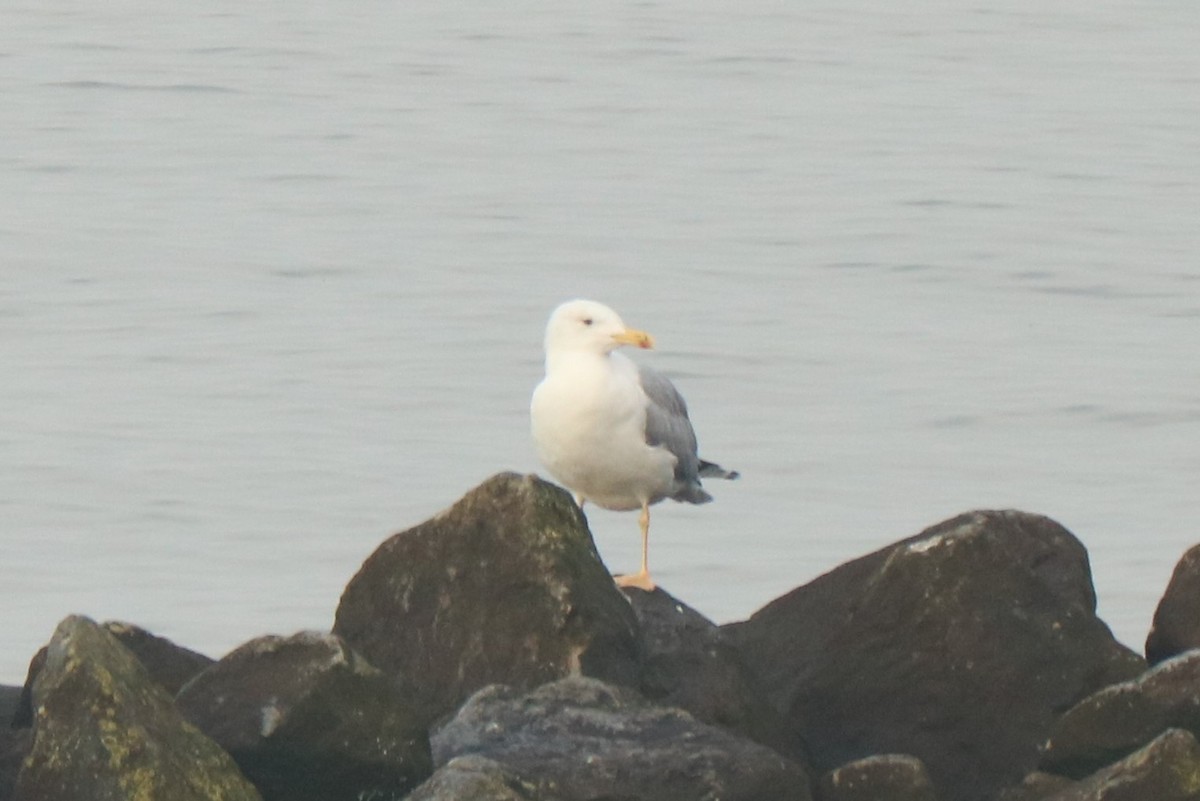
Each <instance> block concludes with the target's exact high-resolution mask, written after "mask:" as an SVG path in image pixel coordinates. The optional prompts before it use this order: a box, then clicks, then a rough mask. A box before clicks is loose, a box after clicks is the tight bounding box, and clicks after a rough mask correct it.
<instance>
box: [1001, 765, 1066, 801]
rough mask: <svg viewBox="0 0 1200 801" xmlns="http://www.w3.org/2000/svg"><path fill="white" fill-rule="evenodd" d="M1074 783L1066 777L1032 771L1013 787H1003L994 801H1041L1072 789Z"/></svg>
mask: <svg viewBox="0 0 1200 801" xmlns="http://www.w3.org/2000/svg"><path fill="white" fill-rule="evenodd" d="M1074 786H1075V782H1074V781H1072V780H1071V779H1068V778H1067V777H1066V776H1055V775H1054V774H1053V773H1044V772H1042V771H1034V772H1033V773H1030V774H1029V775H1028V776H1026V777H1025V778H1024V779H1023V780H1021V783H1020V784H1018V785H1017V786H1015V787H1005V788H1004V789H1003V790H1001V791H1000V795H998V796H996V801H1042V799H1045V798H1049V797H1050V796H1052V795H1054V794H1055V793H1060V792H1062V791H1063V790H1066V789H1067V788H1070V787H1074Z"/></svg>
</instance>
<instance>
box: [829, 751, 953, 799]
mask: <svg viewBox="0 0 1200 801" xmlns="http://www.w3.org/2000/svg"><path fill="white" fill-rule="evenodd" d="M817 797H818V798H819V799H820V801H878V800H879V799H884V798H886V799H887V801H937V792H936V791H935V790H934V789H933V782H931V781H930V780H929V773H928V772H927V771H926V770H925V765H924V764H923V763H922V762H921V760H919V759H917V758H916V757H913V756H908V755H907V754H883V755H880V756H873V757H867V758H866V759H859V760H856V761H854V762H850V763H847V764H845V765H842V766H841V767H840V768H835V769H834V770H831V771H830V772H829V773H826V774H825V775H824V776H823V777H822V778H821V783H820V785H819V786H818V793H817Z"/></svg>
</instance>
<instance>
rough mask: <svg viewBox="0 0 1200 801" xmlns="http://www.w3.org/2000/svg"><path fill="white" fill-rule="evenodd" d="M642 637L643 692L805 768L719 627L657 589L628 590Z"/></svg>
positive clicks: (796, 743)
mask: <svg viewBox="0 0 1200 801" xmlns="http://www.w3.org/2000/svg"><path fill="white" fill-rule="evenodd" d="M624 592H625V594H626V596H627V597H628V598H629V601H630V604H631V605H632V606H633V611H634V614H636V615H637V620H638V624H639V626H640V628H641V632H642V650H643V654H644V661H643V667H642V679H641V687H640V689H641V692H642V694H643V695H644V696H646V698H648V699H650V700H651V701H654V702H656V703H658V704H660V705H662V706H675V707H680V708H681V709H685V710H687V711H688V712H690V713H691V714H692V715H694V716H695V717H696V718H697V719H698V720H700V721H702V722H704V723H711V724H713V725H715V726H722V727H724V728H726V729H729V730H731V731H735V732H738V733H739V734H742V735H744V736H746V737H749V738H750V739H752V740H754V741H755V742H759V743H762V744H763V745H767V746H770V747H772V748H774V749H775V750H776V751H778V752H780V753H782V754H785V755H787V756H790V757H792V758H793V759H795V760H796V761H798V762H803V761H804V759H803V756H802V755H803V753H804V748H803V744H802V743H801V741H800V738H799V737H797V736H796V735H795V734H794V733H793V732H792V731H791V730H790V729H789V728H788V726H787V724H786V722H785V721H784V720H783V717H782V716H781V715H780V714H779V712H778V711H777V710H776V709H775V708H774V707H773V706H772V705H771V703H770V702H769V701H768V700H767V697H766V693H765V691H764V690H763V689H762V687H760V686H759V684H758V681H757V679H756V678H755V677H754V676H753V674H752V673H751V672H750V670H749V669H748V668H747V667H746V666H745V665H744V664H743V663H742V660H741V657H740V656H739V654H738V652H737V649H736V648H735V647H734V646H733V645H732V644H731V643H730V642H728V641H727V638H726V636H725V634H724V633H723V632H722V631H721V629H720V627H718V626H717V625H716V624H715V623H713V622H712V621H710V620H709V619H708V618H706V617H704V616H703V615H701V614H700V613H699V612H697V611H695V610H694V609H692V608H690V607H688V606H687V605H685V604H683V603H682V602H680V601H679V600H677V599H676V598H673V597H672V596H671V595H669V594H667V593H666V592H664V591H663V590H662V589H657V590H655V591H654V592H644V591H643V590H639V589H632V588H628V589H625V590H624Z"/></svg>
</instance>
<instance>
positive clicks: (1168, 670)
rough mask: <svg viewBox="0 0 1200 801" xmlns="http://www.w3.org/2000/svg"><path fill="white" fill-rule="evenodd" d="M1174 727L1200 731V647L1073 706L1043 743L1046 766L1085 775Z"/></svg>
mask: <svg viewBox="0 0 1200 801" xmlns="http://www.w3.org/2000/svg"><path fill="white" fill-rule="evenodd" d="M1170 728H1179V729H1187V730H1189V731H1191V732H1192V734H1194V735H1200V651H1188V652H1187V653H1185V654H1182V655H1181V656H1177V657H1175V658H1173V659H1169V660H1167V661H1166V662H1162V663H1160V664H1159V665H1158V666H1156V667H1155V668H1153V669H1151V670H1149V671H1147V672H1146V673H1144V674H1142V675H1141V676H1138V677H1137V678H1136V679H1133V680H1131V681H1126V682H1121V683H1119V684H1114V685H1111V686H1108V687H1105V688H1104V689H1102V690H1100V691H1098V692H1096V693H1093V694H1092V695H1090V696H1088V697H1087V698H1085V699H1083V700H1082V701H1080V702H1079V703H1078V704H1076V705H1075V706H1073V707H1072V708H1071V709H1069V710H1068V711H1067V712H1066V713H1064V714H1063V715H1062V717H1060V718H1059V719H1058V720H1057V721H1055V723H1054V726H1053V728H1052V729H1051V730H1050V737H1049V739H1048V740H1047V741H1046V743H1045V745H1044V746H1043V747H1042V761H1041V767H1042V770H1045V771H1048V772H1051V773H1058V774H1061V775H1063V776H1070V777H1072V778H1075V779H1082V778H1083V777H1084V776H1088V775H1090V774H1092V773H1094V772H1095V771H1097V770H1099V769H1100V768H1102V767H1104V766H1105V765H1108V764H1110V763H1112V762H1115V761H1117V760H1118V759H1121V758H1122V757H1124V756H1127V755H1128V754H1131V753H1133V752H1134V751H1136V750H1138V749H1139V748H1141V747H1142V746H1144V745H1146V744H1147V743H1149V742H1150V741H1151V740H1153V739H1154V738H1155V737H1157V736H1158V735H1160V734H1162V733H1163V732H1164V731H1166V730H1167V729H1170Z"/></svg>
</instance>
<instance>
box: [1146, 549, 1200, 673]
mask: <svg viewBox="0 0 1200 801" xmlns="http://www.w3.org/2000/svg"><path fill="white" fill-rule="evenodd" d="M1192 648H1200V545H1194V546H1192V547H1191V548H1189V549H1188V551H1187V553H1185V554H1184V555H1183V558H1182V559H1180V560H1179V563H1178V564H1177V565H1175V572H1174V573H1172V574H1171V581H1170V583H1168V584H1167V591H1166V592H1165V593H1164V594H1163V597H1162V600H1160V601H1159V602H1158V608H1157V609H1155V610H1154V624H1153V625H1152V626H1151V627H1150V635H1149V636H1148V637H1147V638H1146V659H1148V660H1149V661H1150V664H1152V665H1153V664H1157V663H1159V662H1161V661H1163V660H1164V659H1169V658H1171V657H1172V656H1175V655H1176V654H1180V653H1183V652H1184V651H1187V650H1189V649H1192Z"/></svg>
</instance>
